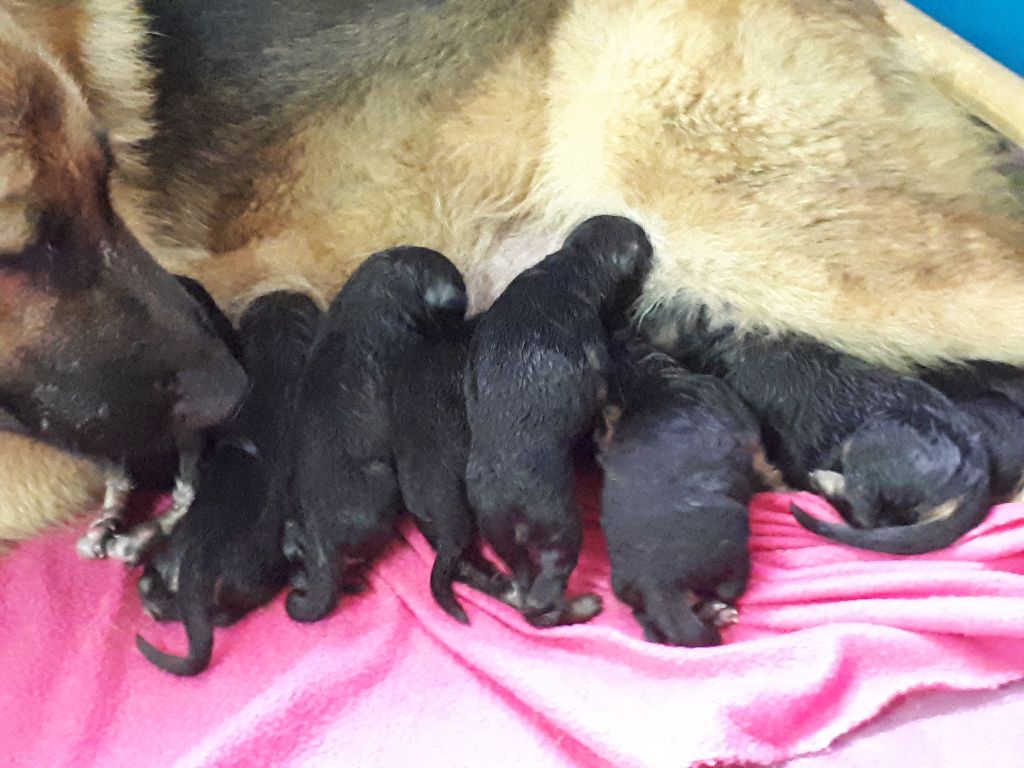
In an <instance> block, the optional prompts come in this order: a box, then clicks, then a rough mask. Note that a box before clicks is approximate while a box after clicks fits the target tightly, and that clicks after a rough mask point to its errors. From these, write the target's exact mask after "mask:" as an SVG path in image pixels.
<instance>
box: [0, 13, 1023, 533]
mask: <svg viewBox="0 0 1024 768" xmlns="http://www.w3.org/2000/svg"><path fill="white" fill-rule="evenodd" d="M449 5H450V6H451V8H452V9H453V10H451V11H450V15H451V16H452V18H453V19H454V21H452V22H451V23H452V24H455V25H456V27H457V28H458V30H459V34H458V36H457V39H456V43H455V44H454V46H455V47H454V49H452V48H451V46H449V47H448V48H446V49H445V55H444V57H441V56H440V54H437V55H436V56H435V54H434V53H432V51H431V50H430V49H429V47H426V48H424V51H423V57H425V58H424V60H425V61H426V63H424V64H423V65H422V66H421V67H419V66H418V67H407V68H404V69H403V68H401V67H393V68H390V69H388V71H387V74H386V76H383V75H382V76H378V77H372V78H369V79H368V80H367V82H366V83H365V88H363V89H361V90H359V92H358V97H351V98H347V99H346V98H340V97H339V98H336V99H325V100H324V102H323V103H322V104H321V105H319V106H318V108H317V109H315V110H313V111H312V112H311V113H304V114H302V115H301V116H300V117H297V118H296V119H295V121H294V124H293V125H290V126H288V128H289V129H288V130H287V131H286V132H285V133H284V134H283V138H282V137H281V135H280V134H274V138H273V140H268V141H266V142H264V143H262V144H260V146H259V147H257V148H256V151H255V152H253V149H252V147H247V148H245V156H243V154H242V150H241V149H239V151H238V156H237V157H232V156H231V151H232V150H231V147H233V146H239V147H240V146H241V145H240V144H237V142H236V143H233V142H232V141H231V140H230V136H229V135H228V133H225V134H224V135H225V137H226V138H225V140H224V141H223V142H222V143H221V144H220V145H219V146H220V147H221V152H222V153H226V155H227V156H226V157H222V158H220V160H221V161H222V162H224V163H225V167H226V166H229V165H235V166H238V165H241V166H244V167H246V168H251V169H252V176H253V178H252V179H250V180H249V182H250V183H247V184H246V185H245V187H244V189H242V190H239V189H238V188H230V189H228V188H223V189H222V188H220V187H218V186H217V184H216V183H214V182H211V183H210V184H209V185H207V186H202V187H197V184H196V182H195V181H194V179H193V178H192V177H189V176H187V175H185V174H184V173H182V174H179V175H175V174H174V173H173V171H172V172H167V173H165V174H164V176H163V177H161V179H160V183H159V184H154V183H153V182H152V181H149V182H147V181H146V177H145V173H144V170H145V169H143V168H141V167H140V165H139V159H138V156H137V154H135V151H134V149H133V148H134V147H135V144H136V142H137V141H138V140H139V139H140V138H142V137H144V136H146V135H148V133H149V131H150V130H151V129H152V126H151V122H150V117H151V114H150V98H151V96H150V76H149V73H147V71H146V69H145V68H144V66H143V65H142V64H141V60H140V59H139V57H138V52H139V50H140V46H141V44H142V35H143V24H142V22H141V20H140V17H139V15H138V12H137V11H136V10H135V9H134V7H133V4H132V3H131V2H129V1H128V0H64V1H63V2H57V1H55V2H49V3H42V4H40V3H29V2H10V0H0V8H3V9H6V11H7V12H9V13H10V14H12V15H13V19H14V20H15V21H13V22H12V21H11V19H10V18H7V17H6V15H5V14H4V13H3V12H2V11H0V45H3V44H7V42H8V39H9V38H11V37H12V36H14V37H18V36H22V38H23V39H24V37H31V39H32V40H33V43H34V45H36V46H38V47H39V49H40V50H41V53H40V54H39V55H40V56H42V57H43V59H44V60H45V61H47V62H53V63H54V65H55V66H57V67H59V68H60V69H61V70H62V74H61V78H62V79H61V86H60V87H62V88H63V87H70V86H66V83H67V82H70V81H72V80H73V81H75V82H76V83H77V84H78V88H79V93H80V95H81V98H83V99H84V100H85V103H87V104H88V106H89V107H90V109H91V112H92V115H93V117H94V122H95V124H96V125H101V126H103V127H104V128H105V129H106V130H108V131H110V134H111V137H112V139H113V140H114V141H113V142H112V143H113V144H114V147H115V151H116V152H117V154H118V159H119V166H120V170H119V176H118V178H117V183H116V185H115V193H116V194H115V201H116V203H117V205H118V206H119V209H120V211H121V213H122V216H124V217H125V218H126V220H128V221H129V223H130V224H131V225H132V226H133V227H134V229H135V231H136V232H137V233H138V235H139V236H140V238H142V239H143V240H144V242H146V244H147V246H148V247H149V248H150V250H151V251H152V252H153V253H154V254H155V255H156V256H157V257H158V258H159V259H161V260H162V262H163V263H164V264H165V266H168V267H169V268H173V269H176V270H180V271H185V272H188V273H190V274H192V275H194V276H196V277H198V278H199V279H200V280H202V281H203V282H204V283H205V284H206V285H207V286H208V287H209V288H210V290H211V291H212V292H213V293H214V295H215V296H216V297H217V298H218V299H219V300H220V301H222V302H225V303H227V304H228V305H229V306H232V307H235V308H237V307H238V306H239V305H240V304H241V302H242V300H243V299H244V298H246V297H249V296H251V295H253V294H254V293H258V292H260V291H261V290H264V289H265V288H266V287H267V286H271V285H273V286H278V285H281V284H300V285H308V286H310V287H312V288H313V289H315V290H316V291H318V292H319V293H320V294H321V295H323V296H329V295H331V294H332V293H333V292H334V290H336V288H337V287H338V286H339V285H340V284H341V283H342V282H343V281H344V280H345V278H346V277H347V276H348V274H350V273H351V271H352V270H353V269H354V268H355V266H356V265H357V264H358V263H359V261H360V260H361V259H362V258H363V257H364V256H365V255H366V254H368V253H370V252H372V251H375V250H378V249H381V248H384V247H388V246H392V245H396V244H400V243H416V244H421V245H424V246H428V247H431V248H436V249H438V250H441V251H443V252H445V253H447V254H449V255H450V256H451V257H452V258H453V259H454V260H455V261H456V263H457V264H458V265H459V267H460V268H462V269H463V270H464V271H465V272H466V273H467V276H468V283H469V286H470V290H471V292H472V293H473V294H474V295H473V301H474V304H475V305H477V306H481V305H485V304H486V303H487V302H488V301H489V300H490V299H491V298H493V296H494V295H496V293H497V292H498V291H500V290H501V288H502V287H503V286H504V285H505V284H506V283H507V282H508V281H509V280H510V279H511V278H512V277H513V276H514V274H515V273H516V272H517V271H519V270H520V269H522V268H523V267H524V266H525V265H527V264H528V263H530V262H531V261H533V260H536V259H537V258H539V257H540V256H541V255H542V254H543V253H544V252H545V249H546V248H547V247H548V246H549V245H551V244H552V243H554V242H557V241H558V240H559V239H560V238H561V237H562V236H563V235H564V234H565V232H566V231H567V230H568V229H569V228H570V227H571V226H572V225H573V224H574V223H575V222H577V221H578V220H579V219H581V218H582V217H584V216H586V215H589V214H593V213H626V214H628V215H632V216H634V217H636V218H637V219H638V220H639V221H640V222H641V223H642V224H643V225H644V226H645V227H646V228H648V230H649V231H650V232H651V235H652V239H653V240H654V242H655V244H656V247H657V259H658V261H657V268H656V271H655V274H654V277H653V280H652V285H651V288H650V290H649V291H648V293H647V295H646V297H645V302H646V308H652V307H666V306H667V307H671V306H673V305H674V304H675V305H678V304H679V303H680V301H681V300H683V299H687V298H699V299H700V300H702V301H704V302H706V303H708V304H709V305H710V307H711V308H712V310H713V312H714V319H718V320H721V321H722V322H729V323H733V324H736V325H739V326H740V327H760V328H768V329H772V330H783V329H793V330H798V331H802V332H805V333H808V334H811V335H813V336H815V337H817V338H820V339H822V340H824V341H827V342H829V343H831V344H834V345H836V346H838V347H840V348H843V349H845V350H847V351H849V352H851V353H854V354H857V355H860V356H862V357H865V358H868V359H871V360H875V361H878V362H882V363H886V364H889V365H892V366H896V367H900V366H905V365H907V364H909V363H912V362H920V363H929V362H936V361H939V360H944V359H965V358H986V359H993V360H1004V361H1010V362H1014V363H1024V303H1022V302H1021V300H1020V296H1021V293H1022V289H1024V259H1022V255H1024V224H1022V217H1021V210H1020V209H1019V207H1018V206H1017V204H1016V203H1015V201H1014V199H1013V198H1012V196H1011V194H1010V191H1009V188H1008V185H1007V182H1006V181H1005V180H1004V179H1003V178H1002V177H1001V176H1000V175H999V174H997V173H996V172H995V171H994V170H993V168H992V166H993V162H992V156H991V137H990V136H989V135H988V134H987V133H986V132H984V131H983V130H981V129H979V128H977V127H976V126H974V125H973V124H972V123H971V122H970V121H969V119H968V116H967V115H966V114H964V113H962V112H961V111H960V110H959V109H958V108H957V107H956V106H955V105H954V104H953V103H952V102H951V101H950V100H949V99H947V98H945V97H944V96H943V95H942V94H941V93H940V92H939V91H938V90H937V89H936V87H935V86H934V85H933V84H932V82H931V81H930V80H929V78H928V73H927V72H925V71H923V69H922V66H921V64H920V63H919V62H918V61H916V60H915V59H914V57H913V56H912V55H911V53H910V52H909V50H907V49H905V47H904V45H903V44H902V43H901V41H900V40H899V39H898V37H896V36H895V35H894V34H893V33H892V31H891V30H890V29H889V28H888V27H887V26H886V24H885V22H884V19H883V18H882V16H881V15H880V14H879V12H878V10H877V8H875V6H874V5H873V3H871V2H870V1H869V0H689V1H686V0H633V1H632V2H625V1H624V0H536V1H535V2H530V3H522V2H521V3H511V4H510V3H499V2H496V0H494V1H493V2H492V0H488V1H487V2H477V3H474V2H469V0H465V1H462V2H460V1H457V0H452V2H451V3H449ZM485 6H494V7H495V8H497V7H499V6H500V7H501V9H503V10H502V13H503V14H504V15H503V16H501V18H500V25H501V26H500V27H498V28H499V29H500V30H501V31H502V35H495V34H494V28H491V27H487V26H486V24H485V23H484V22H483V21H481V20H480V19H481V18H483V17H482V16H481V14H484V13H485V12H486V11H487V8H486V7H485ZM12 23H16V24H17V25H18V27H19V28H20V29H19V31H17V32H15V31H13V30H12V27H11V24H12ZM424 45H426V44H424ZM431 56H435V58H436V61H435V60H433V59H431ZM18 76H19V75H18V73H17V70H15V71H13V72H12V69H11V65H10V64H9V63H8V62H7V60H6V58H4V59H3V61H2V63H0V99H2V94H3V93H4V91H3V88H4V87H5V86H6V82H7V81H9V80H10V79H11V78H15V79H16V78H17V77H18ZM228 122H230V121H226V125H227V123H228ZM212 130H214V131H216V130H220V129H219V128H217V127H213V129H212ZM223 130H224V131H225V132H228V131H229V130H230V129H229V128H227V127H225V128H224V129H223ZM3 140H4V138H3V137H2V135H0V141H3ZM225 147H226V149H225ZM188 152H189V148H188V147H182V148H181V153H182V158H183V162H184V160H185V159H187V158H186V156H187V155H188ZM10 157H11V156H10V153H9V152H8V151H7V150H6V149H4V150H3V151H2V152H0V169H2V172H0V188H3V187H4V185H7V186H10V185H11V184H15V183H18V182H16V181H12V179H18V178H20V176H19V174H23V173H24V167H23V165H22V164H21V163H20V162H19V161H17V160H11V159H10ZM5 204H6V203H0V206H3V205H5ZM3 210H4V209H3V208H2V207H0V211H3ZM150 217H152V218H150ZM14 218H15V219H16V218H17V217H16V216H15V217H14ZM8 226H10V227H11V232H13V231H14V225H6V224H5V225H4V227H5V228H7V227H8ZM4 236H5V237H7V236H9V233H8V232H5V233H4ZM10 236H12V237H14V238H17V237H18V235H17V234H13V235H10ZM0 323H2V320H0ZM55 461H56V462H57V464H55V465H54V472H58V471H62V470H61V468H60V466H59V465H60V462H63V461H66V460H65V459H63V458H60V459H55ZM14 481H17V478H12V477H11V476H10V475H7V476H5V477H4V480H3V482H4V485H5V486H9V485H10V483H11V482H14ZM39 488H40V490H39V493H38V499H39V503H40V508H41V509H47V508H51V509H52V505H50V506H49V507H48V501H49V499H50V498H51V497H52V488H53V485H52V484H46V485H42V486H40V487H39ZM6 498H7V494H6V493H4V494H0V521H2V520H3V519H4V518H5V515H8V510H7V507H6V506H5V505H6ZM42 517H46V518H47V519H49V517H53V515H51V514H50V513H49V512H47V513H45V514H43V515H42ZM42 517H41V519H42Z"/></svg>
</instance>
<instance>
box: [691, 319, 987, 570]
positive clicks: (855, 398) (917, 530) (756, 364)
mask: <svg viewBox="0 0 1024 768" xmlns="http://www.w3.org/2000/svg"><path fill="white" fill-rule="evenodd" d="M705 355H706V356H707V357H709V358H714V360H715V365H716V366H717V367H718V368H719V369H720V371H721V372H722V373H723V375H724V377H725V379H726V381H727V382H728V383H729V385H730V386H732V387H733V389H734V390H735V391H736V392H737V393H738V394H739V395H740V396H741V397H743V398H744V399H745V400H746V401H747V403H748V404H749V405H750V406H751V407H752V408H753V410H754V412H755V413H756V414H757V416H758V417H759V419H760V420H761V422H762V427H763V428H764V430H765V438H766V441H767V443H768V446H769V453H770V455H771V456H772V458H773V459H774V460H775V461H777V463H778V464H779V468H780V469H781V470H782V472H783V474H784V475H785V477H786V480H787V482H789V483H791V484H793V485H797V486H802V487H809V488H810V489H812V490H815V491H817V492H819V493H821V494H823V495H824V496H826V497H827V498H828V499H829V500H830V501H832V502H833V504H834V505H835V506H836V508H837V509H838V510H839V511H840V513H841V514H842V515H843V517H844V518H845V519H846V520H847V521H848V522H849V523H851V524H852V525H854V526H856V528H848V527H846V526H842V525H833V524H829V523H824V522H821V521H819V520H816V519H814V518H812V517H810V516H809V515H807V514H806V513H804V512H803V511H801V510H800V509H799V508H797V507H796V506H795V505H794V506H793V513H794V515H795V516H796V518H797V520H798V521H799V522H800V523H801V524H802V525H803V526H804V527H806V528H808V529H809V530H812V531H814V532H815V533H818V534H821V535H823V536H827V537H828V538H831V539H835V540H837V541H841V542H843V543H846V544H849V545H851V546H856V547H860V548H862V549H870V550H873V551H877V552H888V553H890V554H903V555H913V554H921V553H923V552H931V551H933V550H937V549H943V548H945V547H948V546H949V545H950V544H952V543H953V542H954V541H956V540H957V539H958V538H960V536H962V535H963V534H965V533H967V531H969V530H971V529H972V528H974V527H975V526H976V525H978V524H979V523H980V522H981V521H982V520H983V519H984V518H985V515H986V514H987V501H988V493H989V454H988V452H987V451H986V449H985V445H984V443H983V441H982V437H981V434H980V432H981V430H980V428H979V427H978V426H977V425H976V424H975V423H974V421H973V420H972V419H971V418H970V417H969V416H968V415H967V414H965V413H964V412H962V411H961V410H960V409H959V408H957V407H956V406H955V405H954V404H953V403H951V402H950V401H949V399H948V398H946V397H945V396H944V395H942V394H941V393H940V392H938V391H937V390H935V389H933V388H932V387H930V386H928V385H927V384H925V383H924V382H922V381H919V380H917V379H914V378H910V377H902V376H896V375H894V374H891V373H888V372H886V371H883V370H880V369H877V368H873V367H871V366H868V365H866V364H864V363H861V362H859V361H856V360H853V359H851V358H849V357H846V356H844V355H841V354H839V353H836V352H834V351H832V350H830V349H828V348H826V347H824V346H822V345H820V344H817V343H815V342H811V341H806V340H798V339H793V338H789V339H764V338H759V337H756V336H753V335H748V336H746V337H741V338H740V339H739V340H738V341H726V342H723V343H720V344H718V345H717V349H715V348H712V349H711V350H710V351H708V352H706V353H705ZM858 528H860V529H864V530H858ZM868 529H873V530H868Z"/></svg>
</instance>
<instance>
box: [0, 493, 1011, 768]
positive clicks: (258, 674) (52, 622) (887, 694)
mask: <svg viewBox="0 0 1024 768" xmlns="http://www.w3.org/2000/svg"><path fill="white" fill-rule="evenodd" d="M583 486H584V487H583V489H582V491H581V492H582V496H583V499H584V503H585V505H587V506H589V511H588V515H587V521H588V525H587V535H586V542H585V550H584V553H583V556H582V558H581V561H580V567H579V569H578V571H577V574H576V576H575V577H574V583H573V588H574V590H575V591H577V592H578V591H581V590H590V589H593V590H596V591H598V592H600V593H601V594H602V595H603V596H604V597H605V605H606V610H605V612H604V614H602V615H601V616H600V617H598V619H596V620H595V621H594V622H592V623H591V624H588V625H584V626H574V627H564V628H557V629H551V630H535V629H532V628H530V627H528V626H527V625H526V624H524V622H523V621H522V620H521V619H520V618H519V617H518V616H517V615H515V614H514V613H513V612H512V611H511V610H509V609H507V608H506V607H504V606H502V605H497V604H494V603H492V602H490V601H488V600H486V599H485V598H482V597H479V596H477V595H476V594H474V593H472V592H470V591H467V590H464V589H462V588H461V587H460V588H459V590H460V595H461V597H462V600H463V603H464V605H466V606H467V609H468V612H469V616H470V619H471V621H472V626H471V627H464V626H462V625H460V624H457V623H456V622H454V621H453V620H452V619H450V618H449V617H448V616H447V615H446V614H444V613H443V612H442V611H441V610H440V609H439V608H437V607H436V606H435V605H434V603H433V601H432V599H431V597H430V593H429V589H428V585H427V576H428V572H429V563H430V560H431V556H430V550H429V547H428V545H427V544H426V543H425V541H424V540H423V538H422V537H421V536H420V535H419V534H418V533H417V532H415V530H413V529H412V528H411V527H410V526H409V525H405V526H404V527H403V529H402V534H403V536H402V540H400V541H398V542H396V543H395V545H394V546H392V547H391V549H390V550H389V551H388V553H387V555H386V556H385V557H383V558H382V559H381V561H380V562H379V563H378V564H377V565H376V567H375V568H374V570H373V572H372V574H371V576H370V586H371V588H370V589H369V590H368V591H367V592H366V593H364V594H362V595H360V596H357V597H350V598H346V599H344V600H343V603H342V605H341V607H340V609H339V610H338V611H337V612H336V613H335V614H334V615H333V616H331V617H330V618H329V619H328V620H326V621H323V622H321V623H319V624H314V625H299V624H295V623H292V622H291V621H289V619H288V618H287V616H286V615H285V614H284V611H283V609H282V601H281V599H278V600H276V601H275V602H274V603H272V604H271V605H270V606H269V607H267V608H265V609H264V610H261V611H258V612H256V613H255V614H253V615H251V616H249V617H247V618H246V619H245V620H243V621H242V622H241V623H239V624H238V625H236V626H235V627H232V628H229V629H223V630H218V631H217V635H216V645H215V649H214V661H213V663H212V665H211V667H210V669H209V670H207V672H206V673H205V674H204V675H202V676H200V677H199V678H196V679H184V680H183V679H177V678H173V677H171V676H169V675H167V674H165V673H163V672H160V671H159V670H157V669H156V668H154V667H152V666H150V665H149V663H148V662H146V661H145V660H144V659H143V658H142V657H141V656H140V655H139V654H138V652H137V651H136V650H135V646H134V641H133V640H134V634H135V632H136V631H141V632H142V633H144V634H145V635H146V637H148V638H149V639H150V640H152V641H154V642H155V643H156V644H157V645H160V646H161V647H165V648H168V649H170V650H173V651H175V652H181V651H182V650H183V649H184V632H183V630H182V629H181V627H180V625H167V626H163V625H159V624H157V623H156V622H154V621H152V620H150V619H149V618H148V617H147V616H145V615H144V614H143V613H142V611H141V609H140V606H139V601H138V597H137V595H136V593H135V581H136V579H137V573H133V572H129V571H127V570H126V569H125V568H123V567H122V566H120V565H118V564H116V563H112V562H104V563H90V562H84V561H81V560H79V559H78V558H77V556H76V555H75V552H74V540H75V537H76V531H71V530H68V531H61V532H57V533H54V534H52V535H50V536H48V537H44V538H42V539H40V540H37V541H34V542H32V543H29V544H27V545H24V546H22V547H21V548H20V549H19V550H18V551H16V552H15V553H14V554H13V555H11V556H9V557H7V558H6V559H3V560H0V602H2V605H0V658H2V660H3V661H2V664H3V667H2V669H3V675H2V683H0V684H2V688H0V745H2V750H3V755H4V757H2V758H0V763H4V762H5V760H13V762H14V764H15V765H25V766H48V767H49V766H86V765H103V766H104V767H105V768H116V767H117V766H133V767H134V766H138V765H145V766H170V765H176V766H260V765H275V766H298V765H302V766H317V765H323V766H353V767H355V766H372V767H374V768H376V767H378V766H407V765H427V766H433V765H444V766H448V767H449V768H455V767H457V766H484V765H486V766H544V767H545V768H547V767H548V766H617V767H618V768H628V767H629V766H644V767H645V768H647V767H660V766H666V767H668V766H671V767H672V768H679V766H687V765H693V764H699V763H703V762H723V763H735V762H739V761H744V762H751V763H769V762H776V761H780V760H784V759H787V758H790V757H793V756H796V755H799V754H804V753H808V752H812V751H815V750H820V749H822V748H824V747H826V746H827V745H828V744H829V743H831V742H832V741H833V740H834V739H836V738H837V737H838V736H840V735H841V734H844V733H846V732H848V731H850V730H851V729H852V728H854V727H855V726H857V725H858V724H860V723H862V722H865V721H866V720H868V719H870V718H872V717H873V716H874V715H876V714H877V713H878V712H879V711H880V710H881V709H882V708H883V707H884V706H885V705H886V704H887V703H888V702H890V701H892V700H893V699H895V698H897V697H899V696H900V695H901V694H904V693H906V692H910V691H914V690H921V689H927V688H947V689H963V690H968V689H984V688H992V687H995V686H997V685H1000V684H1003V683H1006V682H1009V681H1011V680H1017V679H1021V678H1024V507H1022V506H1020V505H1003V506H999V507H996V508H995V509H994V510H993V511H992V513H991V515H990V516H989V518H988V520H987V521H986V522H985V523H984V524H983V525H982V526H981V527H979V528H978V529H976V530H975V531H973V532H972V533H971V534H969V535H968V536H967V537H965V538H964V539H963V540H962V541H961V542H959V543H958V544H957V545H956V546H954V547H952V548H951V549H949V550H946V551H944V552H940V553H934V554H931V555H926V556H921V557H915V558H894V557H889V556H885V555H876V554H873V553H867V552H862V551H858V550H853V549H848V548H845V547H842V546H839V545H835V544H832V543H829V542H827V541H824V540H822V539H819V538H816V537H815V536H813V535H812V534H810V533H807V532H806V531H804V530H803V529H802V528H800V527H799V526H798V525H797V524H796V523H795V522H794V521H793V520H792V518H791V517H790V515H789V513H788V511H787V510H788V497H786V496H783V495H772V494H766V495H762V496H759V497H758V498H756V499H755V501H754V504H753V506H752V510H751V516H752V526H753V539H752V554H753V560H754V571H753V577H752V580H751V585H750V589H749V591H748V593H747V595H746V596H745V598H744V599H743V601H742V602H741V614H742V618H741V623H740V625H739V626H737V627H734V628H732V629H730V630H728V631H727V633H726V640H727V644H726V645H724V646H723V647H720V648H711V649H697V650H691V649H678V648H665V647H660V646H656V645H651V644H648V643H645V642H643V641H642V639H641V633H640V630H639V628H638V627H637V626H636V625H635V624H634V622H633V620H632V616H631V614H630V613H629V611H628V610H627V609H626V608H625V607H624V606H622V605H621V604H619V603H617V602H616V601H615V599H614V597H612V596H611V594H610V590H609V587H608V576H609V573H608V563H607V557H606V554H605V547H604V541H603V539H602V537H601V534H600V530H599V528H598V521H597V517H596V513H595V512H594V507H595V503H594V502H595V499H596V493H595V489H596V483H595V482H594V481H593V480H592V479H589V478H588V479H586V480H585V481H584V483H583ZM800 498H801V500H802V502H803V503H804V504H805V505H806V507H807V508H808V510H809V511H811V513H812V514H817V515H819V516H821V517H828V518H832V519H836V518H835V516H834V513H833V512H832V511H831V510H830V509H829V508H828V507H827V505H825V504H824V502H821V501H820V500H818V499H815V498H814V497H811V496H809V495H807V494H801V495H800ZM1018 725H1019V724H1018ZM970 757H971V756H970V755H965V756H964V760H965V762H964V763H963V764H964V765H969V764H974V763H973V761H972V759H970ZM901 760H903V758H901ZM904 762H905V763H906V764H907V765H913V760H912V755H907V756H906V760H905V761H904Z"/></svg>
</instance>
